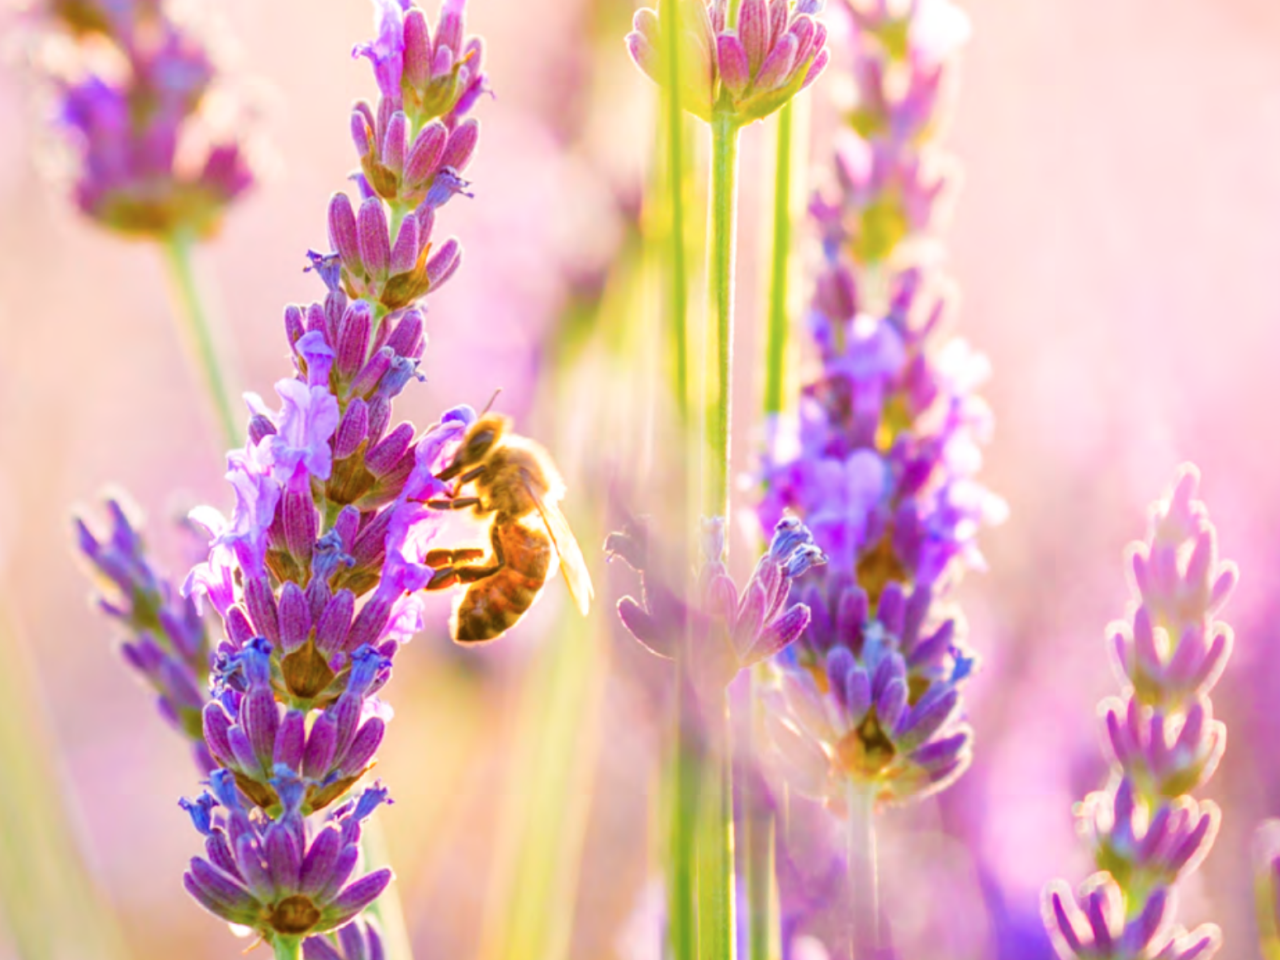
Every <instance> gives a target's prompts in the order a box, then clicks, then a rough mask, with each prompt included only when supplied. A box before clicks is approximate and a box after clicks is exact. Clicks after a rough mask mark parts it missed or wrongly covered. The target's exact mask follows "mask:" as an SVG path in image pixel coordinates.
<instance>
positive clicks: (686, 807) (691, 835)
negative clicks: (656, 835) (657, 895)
mask: <svg viewBox="0 0 1280 960" xmlns="http://www.w3.org/2000/svg"><path fill="white" fill-rule="evenodd" d="M685 660H686V658H684V657H680V658H677V660H676V737H675V741H676V748H675V752H674V756H673V757H672V764H671V838H670V839H671V851H670V856H671V861H670V873H669V875H668V877H667V901H668V917H669V918H670V921H669V938H670V943H671V956H672V957H673V958H674V960H698V956H699V954H698V913H697V902H696V900H695V887H696V883H697V876H698V859H697V852H698V851H697V838H698V832H697V828H698V805H699V796H700V794H701V786H702V785H701V783H700V779H701V768H702V746H701V739H702V738H701V735H700V733H699V730H698V707H697V701H696V699H695V698H696V694H695V693H694V691H693V687H692V685H691V684H690V683H689V679H688V676H687V673H686V663H685Z"/></svg>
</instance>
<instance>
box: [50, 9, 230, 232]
mask: <svg viewBox="0 0 1280 960" xmlns="http://www.w3.org/2000/svg"><path fill="white" fill-rule="evenodd" d="M40 16H41V17H42V18H43V19H44V20H45V21H47V22H48V23H49V25H50V26H57V27H60V28H62V30H63V31H64V32H65V33H66V34H68V39H69V42H70V49H71V50H72V51H74V56H73V57H72V59H71V60H70V61H67V62H68V63H70V64H71V65H72V69H68V70H67V71H66V75H61V76H55V77H54V83H55V84H56V87H57V91H58V93H59V96H60V104H59V111H58V119H59V121H60V122H61V125H62V127H63V128H64V131H65V133H66V134H67V137H68V139H69V140H70V141H71V143H72V146H73V148H74V150H75V152H76V153H77V155H78V157H79V160H80V166H79V170H78V171H77V176H76V187H75V199H76V203H77V204H78V205H79V207H80V209H81V210H82V211H83V212H84V213H85V214H86V215H87V216H89V217H91V218H92V219H94V220H96V221H97V222H98V223H100V224H101V225H103V226H105V227H108V228H109V229H112V230H116V231H118V232H120V233H124V234H130V235H135V236H148V237H152V238H155V239H163V238H166V237H171V236H174V235H176V234H179V233H182V234H188V235H195V236H199V237H207V236H209V235H211V234H213V233H215V232H216V231H217V229H218V227H219V226H220V224H221V222H222V216H223V213H224V211H225V210H226V208H227V207H228V206H229V205H230V204H231V203H232V202H233V201H234V200H235V199H236V198H237V197H239V196H240V195H241V194H243V193H244V192H245V191H247V190H248V189H249V188H250V187H251V186H252V185H253V180H254V177H253V172H252V170H251V168H250V165H249V162H248V159H247V156H246V151H245V144H244V142H243V132H242V131H237V132H236V133H235V134H234V135H233V136H232V137H231V138H230V139H223V138H222V137H220V136H219V135H218V133H217V131H213V130H211V129H208V127H209V125H208V123H207V121H206V120H204V119H203V115H202V114H203V112H202V106H203V104H204V102H205V100H206V98H207V96H208V94H209V93H210V91H211V90H213V89H214V87H215V85H216V82H217V79H218V77H217V70H216V68H215V66H214V63H213V61H212V59H211V57H210V55H209V51H208V50H207V49H206V48H205V47H204V46H203V45H202V44H201V42H200V40H199V39H198V38H197V37H196V35H195V34H194V32H192V31H190V30H187V29H185V28H184V27H183V26H182V25H181V24H179V23H178V22H177V21H176V20H174V19H172V18H171V17H170V15H169V13H168V11H167V10H166V9H165V8H163V6H162V5H160V4H154V3H112V4H98V3H50V4H43V5H41V13H40ZM104 52H106V53H107V54H108V56H107V57H106V58H104V57H103V53H104ZM62 59H63V60H64V61H66V58H65V57H64V58H62ZM108 62H110V63H111V65H112V66H113V67H115V69H112V70H110V71H108V72H104V73H102V74H99V73H97V72H96V71H97V70H98V69H100V68H101V65H102V64H104V63H108ZM72 74H74V75H75V76H74V79H73V78H72ZM195 144H203V145H204V146H203V147H194V146H193V145H195ZM180 147H181V149H180Z"/></svg>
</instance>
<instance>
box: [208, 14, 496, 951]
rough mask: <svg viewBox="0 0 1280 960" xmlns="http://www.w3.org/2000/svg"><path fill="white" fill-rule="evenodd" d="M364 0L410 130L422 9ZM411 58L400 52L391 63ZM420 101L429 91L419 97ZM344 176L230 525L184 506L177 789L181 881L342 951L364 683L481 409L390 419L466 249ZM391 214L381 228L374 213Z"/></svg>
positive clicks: (457, 69)
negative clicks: (185, 604)
mask: <svg viewBox="0 0 1280 960" xmlns="http://www.w3.org/2000/svg"><path fill="white" fill-rule="evenodd" d="M462 6H463V5H462V3H460V2H457V0H446V2H445V12H444V15H443V17H442V22H441V25H440V26H439V27H438V28H437V31H436V51H437V54H436V61H437V62H443V61H444V60H447V59H448V58H449V51H451V50H453V51H455V52H457V47H458V44H459V43H460V42H461V41H460V37H461V32H462V24H461V13H462ZM377 7H378V9H379V14H380V17H381V18H382V25H383V32H382V34H381V35H380V37H379V40H378V41H376V42H375V44H373V45H371V47H370V56H371V57H372V58H373V59H374V62H375V66H376V67H377V70H378V75H379V83H380V85H382V86H383V97H382V99H381V101H380V102H379V104H378V107H377V108H376V110H373V108H369V109H370V110H371V111H372V112H371V113H370V114H368V115H372V116H377V117H382V118H386V120H387V122H386V127H387V129H391V130H396V129H398V130H399V134H398V135H399V136H400V137H401V142H402V143H403V142H405V138H406V137H407V136H408V134H407V133H406V129H416V128H418V127H419V126H420V124H419V120H421V119H422V116H421V111H419V112H417V113H415V114H413V115H412V116H411V117H410V119H409V121H407V122H408V124H409V127H408V128H407V127H406V119H405V114H404V113H403V112H401V111H400V106H401V97H402V91H401V88H400V86H399V73H398V72H397V78H396V84H395V85H392V86H391V87H388V86H387V85H386V84H385V83H384V82H383V81H384V80H385V79H386V77H385V76H384V74H385V69H386V67H387V63H386V61H385V59H380V57H381V56H382V55H381V54H380V53H379V52H378V51H379V50H380V49H381V47H380V45H381V44H383V42H384V41H386V40H387V32H386V25H387V23H388V22H394V24H399V25H400V28H401V29H403V30H404V31H405V32H408V31H410V29H411V28H412V29H413V30H416V31H418V33H417V34H416V35H417V36H419V40H417V41H414V43H418V42H420V41H421V39H422V37H425V36H426V21H425V19H424V18H423V16H422V13H421V11H419V10H416V9H408V10H407V12H406V11H405V9H402V6H401V5H400V4H398V3H391V4H387V3H379V4H377ZM455 34H456V36H455ZM392 46H395V44H394V43H392ZM402 46H403V47H404V49H405V50H408V49H409V48H411V47H412V46H413V44H405V45H402ZM468 49H469V50H475V51H477V52H476V53H473V54H471V55H468V54H465V53H464V54H462V55H461V56H460V57H459V59H458V62H457V63H455V64H454V66H453V67H450V68H449V69H448V70H447V71H446V73H447V74H448V75H449V76H451V77H453V78H454V80H456V81H457V82H458V83H461V80H459V79H458V78H461V77H464V74H465V71H466V70H468V69H472V68H474V66H475V64H474V63H471V64H470V66H467V64H468V63H469V61H474V60H476V59H478V47H472V46H471V45H469V46H468ZM398 70H399V67H397V71H398ZM410 72H411V71H410V69H409V66H408V63H407V61H406V64H405V66H404V73H405V76H406V77H408V76H409V74H410ZM405 82H406V83H408V80H407V79H406V81H405ZM451 82H452V81H451ZM468 83H469V84H471V85H472V86H475V85H478V84H480V83H481V81H480V80H479V79H478V78H477V77H472V79H471V80H469V81H468ZM478 88H479V87H476V89H478ZM415 89H417V88H415ZM420 92H421V91H420ZM431 96H436V101H439V99H440V98H439V96H437V95H436V94H432V95H431ZM404 97H405V98H406V99H407V93H406V94H404ZM465 97H466V93H465V92H464V91H455V95H453V96H452V99H450V100H449V102H448V104H447V110H448V111H449V112H450V116H449V118H448V122H447V124H441V123H439V122H438V121H437V120H436V119H435V118H434V117H428V118H427V126H426V127H425V130H426V131H429V132H430V135H431V136H432V137H433V138H434V142H435V143H436V145H437V147H439V150H437V151H436V153H437V156H436V157H435V158H434V160H432V161H431V163H430V164H428V166H430V165H431V164H435V166H434V168H433V169H435V170H436V171H437V173H436V176H437V178H438V177H439V173H440V171H441V170H443V169H444V166H443V165H442V164H441V160H442V158H443V159H452V161H453V162H456V163H457V164H459V165H462V164H465V162H466V159H467V158H468V157H469V156H470V153H471V150H472V149H473V148H474V146H475V142H476V126H475V124H474V122H471V121H468V122H466V123H458V122H457V115H458V114H459V113H460V112H461V110H462V109H463V107H464V104H463V100H464V99H465ZM426 99H429V97H428V95H427V93H425V92H423V93H422V96H421V97H420V98H419V101H416V102H426ZM471 99H474V97H472V98H471ZM433 102H435V101H433ZM357 113H358V114H359V115H360V116H362V117H363V116H366V114H365V112H364V111H363V110H359V109H358V110H357ZM446 126H447V132H446V133H444V134H441V131H442V130H445V128H446ZM383 133H385V130H384V131H383ZM383 141H384V144H385V143H386V142H389V141H388V140H387V138H386V137H385V136H384V137H383ZM451 150H453V151H455V152H454V153H452V154H451V153H450V151H451ZM383 159H386V157H385V155H384V156H383ZM404 169H405V168H403V167H402V168H401V171H403V170H404ZM358 180H359V185H360V188H361V191H362V193H363V195H364V197H363V201H362V203H361V206H360V208H359V212H358V214H357V213H356V212H355V211H354V210H353V208H352V206H351V204H350V202H349V201H348V200H347V198H346V197H345V196H342V195H339V196H337V197H335V198H334V200H333V201H332V202H331V204H330V207H329V212H330V215H329V229H330V239H331V242H332V244H333V247H334V252H333V253H329V254H319V253H312V254H311V261H312V265H313V267H314V268H315V270H316V272H317V273H318V274H319V276H320V278H321V279H322V280H323V281H324V284H325V287H326V294H325V297H324V299H323V301H321V302H316V303H312V304H310V305H309V306H306V307H302V306H289V307H288V308H287V309H286V310H285V316H284V326H285V333H286V336H287V338H288V342H289V345H290V347H291V351H292V358H293V362H294V366H295V369H296V373H295V376H293V377H292V378H289V379H285V380H281V381H280V382H279V383H277V384H276V392H277V394H278V395H279V398H280V402H281V406H280V408H279V409H278V410H272V409H269V408H268V407H267V405H266V404H264V403H263V402H262V400H261V399H259V398H257V397H254V396H250V397H248V398H247V399H248V401H249V407H250V412H251V417H250V420H249V429H248V442H247V444H246V445H245V447H244V448H242V449H238V450H233V451H231V453H230V454H229V455H228V473H227V479H228V480H229V481H230V483H231V485H232V487H233V489H234V491H235V495H236V505H235V509H234V512H233V513H232V516H231V517H230V519H227V518H225V517H223V516H222V514H220V513H219V512H218V511H216V510H214V509H213V508H210V507H202V508H199V509H198V510H196V511H194V512H193V514H192V519H193V520H195V521H196V522H198V523H199V524H201V525H202V526H204V527H205V528H206V529H207V530H208V532H209V534H210V536H211V541H210V548H209V555H208V559H207V560H206V561H205V562H203V563H201V564H200V565H198V566H197V567H196V568H195V569H194V570H192V571H191V573H190V575H189V576H188V579H187V582H186V584H185V585H184V592H185V593H186V594H187V595H188V596H191V597H193V598H196V599H197V600H199V601H201V602H207V603H209V604H210V605H211V606H212V607H213V608H214V610H215V611H216V612H217V614H218V615H219V617H220V618H221V620H222V624H223V630H224V636H223V639H222V640H221V642H220V643H219V644H218V645H217V647H216V649H215V650H214V668H213V683H212V698H211V699H210V700H209V701H208V702H207V703H205V704H203V710H202V717H201V724H200V730H201V733H202V735H203V739H204V742H205V744H206V746H207V749H208V752H209V755H210V756H211V758H212V761H213V763H214V764H215V765H216V766H217V767H218V771H217V772H216V773H215V774H214V776H213V779H212V781H211V782H212V785H213V794H212V797H211V798H210V797H207V798H205V799H202V800H201V801H200V802H198V803H196V804H193V805H189V807H190V809H192V811H193V816H194V817H195V819H196V825H197V827H199V828H200V829H201V832H203V833H205V834H206V836H207V837H209V857H208V860H207V861H204V860H197V861H194V862H193V864H192V869H191V872H190V873H189V874H188V877H187V886H188V889H189V890H191V892H192V894H193V895H194V896H195V897H196V898H197V899H198V900H199V901H200V902H201V903H202V904H204V905H205V906H206V907H208V908H209V909H210V910H212V911H213V912H214V913H216V914H218V915H219V916H221V917H224V918H225V919H228V920H231V921H232V922H234V923H237V924H241V925H245V926H250V927H253V928H254V929H255V930H256V931H257V932H258V933H259V934H260V935H261V936H262V937H263V938H265V939H266V940H268V941H270V942H273V943H274V942H276V940H277V938H284V939H285V941H286V943H287V942H289V941H291V940H296V941H298V942H299V943H301V942H302V939H303V938H305V937H311V938H312V940H313V942H312V944H311V945H310V946H307V947H306V948H305V949H306V950H307V951H308V955H309V956H319V957H329V956H332V955H334V954H335V952H336V951H339V950H341V951H342V952H343V954H345V955H346V957H348V958H350V960H355V958H362V957H366V956H373V955H377V954H378V953H380V951H381V946H380V943H379V941H378V938H377V934H376V932H373V931H372V928H367V929H366V928H364V927H362V928H360V929H359V930H355V931H353V932H352V933H350V934H343V935H342V936H340V937H338V938H337V939H334V938H324V937H320V936H318V935H320V934H324V933H326V932H327V931H334V930H337V929H338V928H339V927H341V926H342V925H343V924H346V923H348V922H349V921H350V920H351V919H352V918H353V917H355V916H356V915H357V914H358V913H359V912H360V910H361V909H363V908H364V907H365V906H366V905H367V904H368V903H369V902H371V901H372V900H373V899H374V898H375V897H377V896H378V895H379V894H380V893H381V891H382V889H383V888H384V887H385V886H386V884H387V882H388V881H389V879H390V872H389V871H385V870H383V871H377V872H375V873H373V874H370V875H369V876H367V877H365V878H364V879H362V880H358V881H356V882H355V883H353V884H350V885H346V886H344V884H346V881H347V879H348V877H349V876H350V874H351V872H352V870H353V869H354V866H355V858H356V847H355V842H356V839H357V838H358V835H359V823H360V821H361V820H362V819H364V817H366V816H367V815H368V814H369V813H370V812H372V810H373V808H374V807H375V806H377V803H378V802H380V801H381V799H382V797H383V792H382V791H380V790H376V791H366V792H365V793H364V794H363V795H362V797H361V799H359V800H357V801H355V803H354V806H353V804H352V802H350V801H349V800H346V798H347V797H349V796H350V795H351V793H352V791H353V790H355V789H356V788H357V786H358V784H359V783H360V782H361V781H362V779H363V778H364V776H365V774H366V773H367V772H368V770H369V769H370V768H371V766H372V765H373V763H374V762H375V754H376V752H377V750H378V747H379V745H380V744H381V742H382V739H383V736H384V734H385V730H386V723H387V720H388V719H389V717H390V711H389V710H388V708H387V707H386V706H385V705H383V704H382V703H381V702H380V700H379V699H378V693H379V691H380V690H381V689H382V688H383V686H384V685H385V684H386V682H387V680H388V679H389V676H390V673H391V665H392V660H393V658H394V656H395V654H396V652H397V650H398V649H399V647H400V645H401V644H402V643H404V642H406V641H407V640H409V639H410V638H411V637H412V636H413V635H414V634H415V633H416V632H418V630H420V629H421V627H422V607H423V604H424V602H425V598H424V594H423V590H424V588H425V587H426V586H427V585H428V584H429V583H430V582H431V580H432V577H433V575H434V572H435V571H434V570H433V569H432V568H431V567H430V566H428V565H426V563H425V562H424V560H425V557H426V555H427V553H428V550H427V546H428V544H429V543H430V542H431V540H432V538H433V537H434V535H435V534H436V532H437V530H438V528H439V525H440V521H441V519H442V516H443V515H442V512H441V511H440V510H438V509H436V508H435V507H433V506H432V505H431V504H435V506H439V501H440V500H441V499H447V498H448V497H449V495H450V490H449V488H448V487H447V485H446V484H445V483H444V482H443V481H441V480H440V479H438V476H437V475H438V474H440V473H441V472H443V471H444V469H445V468H446V467H447V466H448V465H449V463H450V462H451V461H452V459H453V455H454V451H455V449H456V448H457V446H458V444H459V443H460V442H461V440H462V438H463V436H464V434H465V433H466V431H467V428H468V427H469V426H470V424H471V423H472V422H473V421H474V420H475V413H474V411H472V410H471V408H470V407H458V408H455V409H453V410H450V411H448V412H446V413H445V414H444V416H442V417H441V419H440V421H439V422H438V423H436V424H435V425H434V426H432V427H430V428H429V429H428V430H426V431H425V432H422V433H420V432H419V431H418V430H417V429H416V428H415V427H414V426H413V425H412V424H410V423H399V424H394V422H393V420H392V402H393V401H394V399H395V398H396V397H397V396H398V395H399V394H400V392H401V391H402V390H404V388H405V387H406V386H407V385H408V384H409V383H411V382H413V381H414V380H415V379H421V378H420V376H419V374H418V372H417V371H418V365H419V362H420V360H421V358H422V355H423V350H424V348H425V344H426V340H425V335H424V332H423V313H422V310H421V308H420V307H419V306H418V305H417V304H418V301H419V299H420V298H421V297H422V296H423V295H424V294H426V293H427V292H428V291H429V290H432V289H434V288H435V287H437V286H439V284H440V283H442V282H444V280H445V279H447V278H448V276H449V275H450V274H451V273H452V272H453V270H454V269H455V268H456V267H457V264H458V258H459V252H458V245H457V243H456V242H455V241H449V242H448V243H445V244H443V245H442V246H441V247H440V249H439V250H438V251H436V253H435V254H434V256H430V255H429V248H430V243H429V235H430V230H431V225H432V222H433V220H434V216H435V210H436V209H437V208H438V207H439V206H440V202H436V200H435V199H433V198H432V197H430V196H428V197H425V198H423V199H422V200H421V202H418V201H417V200H416V199H407V196H408V195H407V194H406V193H405V192H404V191H403V190H401V189H400V188H399V187H397V192H396V195H395V196H394V197H384V196H382V195H380V194H379V193H378V192H377V191H375V190H373V189H372V187H371V185H370V182H369V180H368V179H366V178H363V177H361V178H358ZM441 202H442V201H441ZM414 203H418V205H417V207H416V209H410V208H409V207H410V206H411V205H412V204H414ZM396 221H398V222H399V231H398V235H397V239H396V240H395V243H394V244H393V243H392V241H391V237H390V231H389V227H388V224H389V223H391V222H396ZM215 799H216V804H217V805H218V806H219V807H220V808H221V809H222V810H223V812H224V820H225V824H224V825H223V826H222V827H219V828H215V827H213V826H211V822H212V821H211V818H210V816H211V815H210V813H209V810H210V808H211V807H212V805H213V804H214V802H215ZM344 801H345V802H344ZM335 807H336V808H337V809H336V812H330V811H331V810H333V809H334V808H335ZM322 817H327V819H325V820H321V818H322ZM308 818H310V820H308ZM316 821H320V822H321V824H322V825H320V826H316V825H315V824H316ZM308 831H310V833H309V832H308ZM224 834H225V836H224ZM308 836H309V837H310V839H309V840H308ZM339 955H341V954H339Z"/></svg>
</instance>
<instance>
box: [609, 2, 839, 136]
mask: <svg viewBox="0 0 1280 960" xmlns="http://www.w3.org/2000/svg"><path fill="white" fill-rule="evenodd" d="M819 6H820V5H818V4H815V3H812V2H807V0H801V2H798V3H794V4H793V3H791V2H790V0H772V2H768V0H743V3H742V6H741V9H740V10H739V11H738V22H737V24H736V26H735V27H727V26H726V24H725V22H724V17H725V9H724V5H723V4H722V3H718V2H715V0H671V2H668V3H665V4H663V5H662V6H661V7H660V12H659V11H654V10H651V9H649V8H647V7H645V8H641V9H640V10H638V11H637V12H636V15H635V18H634V20H633V28H634V29H633V30H632V32H631V33H630V34H628V35H627V41H626V42H627V49H628V51H629V52H630V54H631V58H632V59H633V60H634V61H635V63H636V65H637V66H639V67H640V69H641V70H643V71H644V72H645V73H646V74H648V76H649V77H650V79H652V80H653V81H654V82H655V83H657V84H659V85H666V84H668V83H669V82H670V70H669V67H668V65H667V52H668V49H669V46H670V44H669V41H668V40H667V39H666V38H665V32H666V29H667V24H668V23H669V22H670V20H671V18H672V17H673V16H678V18H679V25H678V29H679V30H680V36H679V50H678V52H677V57H678V59H679V63H678V65H677V69H678V73H679V76H680V86H681V102H682V104H683V106H684V108H685V109H686V110H688V111H690V112H691V113H693V114H695V115H697V116H699V117H701V118H702V119H704V120H707V121H710V120H711V119H712V117H713V115H715V114H717V113H723V114H728V115H729V116H730V117H731V118H732V119H733V120H734V121H735V122H736V123H738V124H745V123H750V122H751V121H753V120H759V119H761V118H763V117H766V116H768V115H769V114H771V113H773V112H774V111H775V110H777V109H778V108H779V107H781V106H782V105H783V104H784V103H786V102H787V101H788V100H790V99H791V98H792V97H793V96H795V95H796V94H797V93H799V92H800V91H801V90H803V89H804V88H805V87H807V86H808V85H809V84H810V83H812V82H813V81H814V80H815V79H817V77H818V75H819V74H820V73H822V71H823V69H824V68H825V67H826V65H827V61H828V59H829V58H830V52H829V51H828V50H827V49H826V39H827V31H826V27H825V26H824V25H823V24H822V23H821V22H820V21H818V20H817V19H816V14H817V12H818V8H819ZM673 7H674V8H676V12H675V13H673Z"/></svg>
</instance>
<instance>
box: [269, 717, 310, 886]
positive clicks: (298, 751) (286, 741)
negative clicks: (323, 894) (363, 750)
mask: <svg viewBox="0 0 1280 960" xmlns="http://www.w3.org/2000/svg"><path fill="white" fill-rule="evenodd" d="M306 725H307V718H306V714H304V713H303V712H302V711H301V710H289V711H288V712H286V713H285V715H284V719H283V720H281V721H280V728H279V730H277V732H276V742H275V748H274V750H273V752H272V755H271V762H272V764H273V765H277V766H278V765H281V764H283V765H284V766H286V767H288V768H289V769H290V770H297V769H298V768H299V767H301V766H302V753H303V747H304V745H305V743H306ZM295 882H296V877H295Z"/></svg>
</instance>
